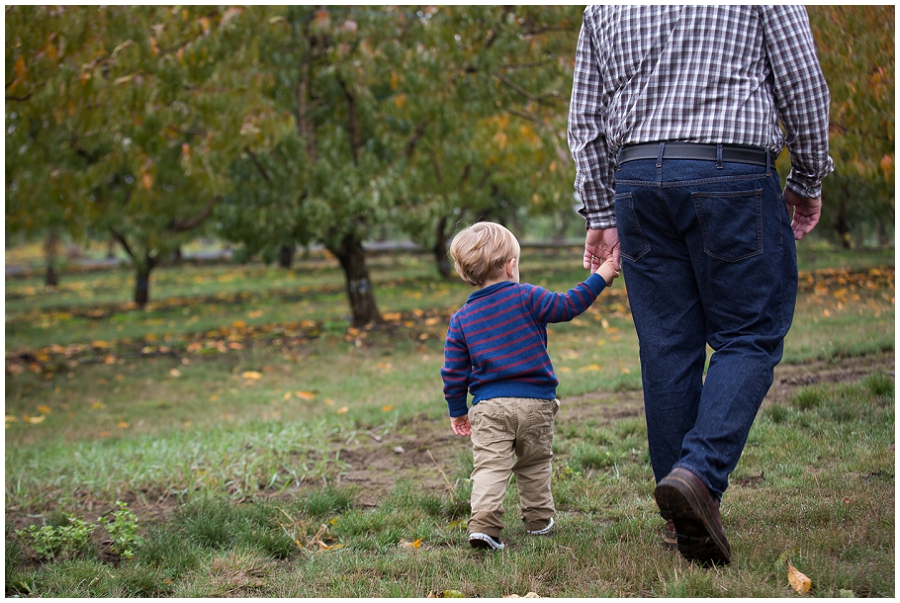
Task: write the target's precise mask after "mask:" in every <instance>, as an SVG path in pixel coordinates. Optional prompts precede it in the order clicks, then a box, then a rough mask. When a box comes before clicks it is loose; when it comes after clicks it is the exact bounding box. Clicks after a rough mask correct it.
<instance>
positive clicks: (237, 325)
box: [231, 320, 247, 329]
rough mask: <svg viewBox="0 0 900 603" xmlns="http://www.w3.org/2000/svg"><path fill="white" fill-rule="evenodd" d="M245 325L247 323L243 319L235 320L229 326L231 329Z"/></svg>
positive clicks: (241, 327)
mask: <svg viewBox="0 0 900 603" xmlns="http://www.w3.org/2000/svg"><path fill="white" fill-rule="evenodd" d="M246 326H247V323H245V322H244V321H243V320H236V321H234V322H233V323H231V328H233V329H243V328H244V327H246Z"/></svg>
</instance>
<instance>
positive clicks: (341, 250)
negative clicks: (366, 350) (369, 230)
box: [328, 235, 381, 327]
mask: <svg viewBox="0 0 900 603" xmlns="http://www.w3.org/2000/svg"><path fill="white" fill-rule="evenodd" d="M328 251H330V252H331V253H333V254H334V255H335V257H337V259H338V262H340V264H341V268H343V270H344V278H345V280H346V285H347V299H348V300H349V302H350V311H351V313H352V315H353V319H352V326H354V327H363V326H365V325H367V324H370V323H373V322H381V314H379V313H378V306H377V305H376V304H375V291H374V290H373V289H372V281H371V280H370V279H369V267H368V266H366V253H365V250H364V249H363V246H362V242H361V241H358V240H357V239H356V238H354V237H353V236H351V235H346V236H345V237H344V239H343V240H342V241H341V245H340V247H338V248H336V249H333V248H331V247H329V248H328Z"/></svg>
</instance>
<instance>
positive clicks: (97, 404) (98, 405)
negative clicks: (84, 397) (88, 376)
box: [91, 401, 105, 410]
mask: <svg viewBox="0 0 900 603" xmlns="http://www.w3.org/2000/svg"><path fill="white" fill-rule="evenodd" d="M91 408H93V409H94V410H101V409H102V408H105V406H104V404H103V402H98V401H95V402H93V403H92V404H91Z"/></svg>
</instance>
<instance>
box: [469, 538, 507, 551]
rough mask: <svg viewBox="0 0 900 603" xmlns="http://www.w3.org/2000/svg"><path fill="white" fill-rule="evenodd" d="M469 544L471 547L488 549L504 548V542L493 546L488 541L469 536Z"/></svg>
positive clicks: (499, 549)
mask: <svg viewBox="0 0 900 603" xmlns="http://www.w3.org/2000/svg"><path fill="white" fill-rule="evenodd" d="M498 542H499V541H498ZM469 546H471V547H472V548H473V549H480V550H489V551H502V550H503V548H504V544H503V543H502V542H500V543H499V546H494V545H493V544H491V543H490V542H489V541H487V540H483V539H481V538H469Z"/></svg>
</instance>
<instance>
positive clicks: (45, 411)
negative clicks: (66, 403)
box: [37, 404, 53, 415]
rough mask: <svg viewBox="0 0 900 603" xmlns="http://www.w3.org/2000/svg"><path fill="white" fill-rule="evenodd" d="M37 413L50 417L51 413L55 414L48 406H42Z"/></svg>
mask: <svg viewBox="0 0 900 603" xmlns="http://www.w3.org/2000/svg"><path fill="white" fill-rule="evenodd" d="M37 411H38V412H39V413H41V414H42V415H49V414H50V413H51V412H53V411H52V410H50V407H49V406H47V405H46V404H41V405H40V406H38V407H37Z"/></svg>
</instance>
